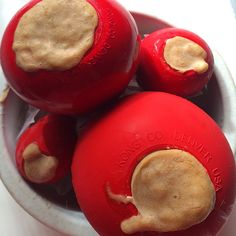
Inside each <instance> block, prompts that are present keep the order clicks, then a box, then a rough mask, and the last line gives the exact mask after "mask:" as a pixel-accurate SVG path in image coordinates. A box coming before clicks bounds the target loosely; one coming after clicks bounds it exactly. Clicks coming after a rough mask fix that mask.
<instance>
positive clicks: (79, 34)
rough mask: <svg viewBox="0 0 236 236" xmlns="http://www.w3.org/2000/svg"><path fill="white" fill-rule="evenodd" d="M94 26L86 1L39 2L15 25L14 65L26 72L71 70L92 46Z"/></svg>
mask: <svg viewBox="0 0 236 236" xmlns="http://www.w3.org/2000/svg"><path fill="white" fill-rule="evenodd" d="M97 25H98V16H97V12H96V10H95V9H94V7H93V6H92V5H91V4H89V3H88V2H87V1H86V0H42V1H41V2H39V3H38V4H36V5H35V6H33V7H32V8H31V9H30V10H29V11H27V12H26V13H25V14H24V15H23V16H22V18H21V19H20V21H19V23H18V26H17V28H16V31H15V35H14V42H13V50H14V51H15V54H16V63H17V65H18V66H19V67H21V68H22V69H23V70H25V71H29V72H31V71H37V70H40V69H45V70H67V69H70V68H72V67H73V66H75V65H77V64H78V63H79V62H80V60H81V59H82V58H83V56H84V55H85V54H86V52H87V51H88V50H89V49H90V48H91V47H92V45H93V42H94V35H95V29H96V27H97Z"/></svg>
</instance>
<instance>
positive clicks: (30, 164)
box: [23, 143, 59, 183]
mask: <svg viewBox="0 0 236 236" xmlns="http://www.w3.org/2000/svg"><path fill="white" fill-rule="evenodd" d="M23 159H24V172H25V175H26V176H27V178H28V179H29V180H30V181H32V182H34V183H45V182H48V181H50V180H51V179H53V177H54V176H55V173H56V169H57V167H58V164H59V163H58V160H57V158H56V157H53V156H46V155H44V154H42V153H41V151H40V150H39V147H38V145H37V144H35V143H31V144H29V145H28V146H27V147H26V148H25V150H24V152H23Z"/></svg>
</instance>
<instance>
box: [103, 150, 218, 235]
mask: <svg viewBox="0 0 236 236" xmlns="http://www.w3.org/2000/svg"><path fill="white" fill-rule="evenodd" d="M107 190H108V191H107V193H108V196H109V197H110V198H112V199H113V200H115V201H117V202H122V203H124V204H127V203H132V204H133V205H135V207H136V208H137V210H138V215H135V216H132V217H130V218H128V219H125V220H123V221H122V222H121V230H122V231H123V232H124V233H126V234H132V233H136V232H143V231H157V232H171V231H179V230H184V229H187V228H189V227H191V226H193V225H195V224H198V223H200V222H202V221H204V220H205V219H206V218H207V216H208V215H209V214H210V212H211V211H212V210H213V208H214V204H215V189H214V186H213V184H212V182H211V179H210V177H209V176H208V173H207V171H206V170H205V168H204V167H203V166H202V165H201V163H200V162H198V161H197V159H196V158H195V157H194V156H192V155H191V154H190V153H187V152H185V151H181V150H177V149H172V150H161V151H156V152H153V153H151V154H150V155H148V156H146V157H145V158H144V159H143V160H142V161H141V162H140V163H139V164H138V165H137V167H136V168H135V170H134V173H133V176H132V181H131V191H132V197H130V196H123V197H121V195H117V197H116V196H115V194H114V193H111V190H109V189H107Z"/></svg>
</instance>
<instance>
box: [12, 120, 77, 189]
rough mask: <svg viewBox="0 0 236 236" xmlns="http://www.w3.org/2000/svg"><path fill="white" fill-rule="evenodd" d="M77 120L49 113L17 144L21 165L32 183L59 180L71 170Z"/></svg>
mask: <svg viewBox="0 0 236 236" xmlns="http://www.w3.org/2000/svg"><path fill="white" fill-rule="evenodd" d="M76 139H77V135H76V119H74V118H70V117H66V116H60V115H46V116H45V117H43V118H41V119H40V120H38V121H37V122H36V123H35V124H33V125H31V126H30V127H28V128H27V129H26V130H25V131H24V132H23V133H22V134H21V136H20V138H19V140H18V142H17V147H16V163H17V167H18V169H19V171H20V173H21V174H22V176H24V178H25V179H27V180H28V181H30V182H33V183H37V184H48V183H55V182H57V181H59V180H61V179H62V178H64V177H65V176H66V175H68V174H69V173H70V168H71V162H72V156H73V151H74V147H75V143H76Z"/></svg>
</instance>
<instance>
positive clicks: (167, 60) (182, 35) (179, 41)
mask: <svg viewBox="0 0 236 236" xmlns="http://www.w3.org/2000/svg"><path fill="white" fill-rule="evenodd" d="M213 66H214V58H213V54H212V52H211V49H210V48H209V46H208V45H207V43H206V42H205V41H204V40H203V39H202V38H200V37H199V36H198V35H196V34H194V33H192V32H190V31H187V30H183V29H178V28H166V29H162V30H158V31H156V32H153V33H151V34H150V35H148V36H147V37H146V38H144V39H143V41H142V46H141V63H140V68H139V73H140V74H139V76H138V81H139V82H140V84H141V86H143V87H144V88H145V89H146V90H152V91H162V92H168V93H173V94H176V95H179V96H183V97H189V96H194V95H197V94H199V93H200V92H201V91H202V89H203V88H204V87H205V86H206V85H207V83H208V82H209V80H210V78H211V76H212V73H213Z"/></svg>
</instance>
